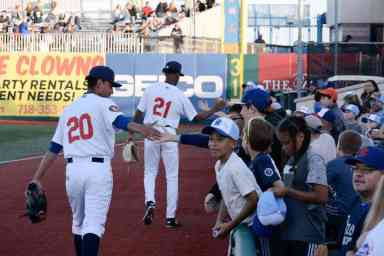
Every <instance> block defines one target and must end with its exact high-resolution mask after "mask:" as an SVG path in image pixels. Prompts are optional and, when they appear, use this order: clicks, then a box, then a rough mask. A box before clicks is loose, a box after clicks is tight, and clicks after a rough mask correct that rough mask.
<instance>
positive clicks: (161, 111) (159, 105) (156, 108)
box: [153, 97, 172, 118]
mask: <svg viewBox="0 0 384 256" xmlns="http://www.w3.org/2000/svg"><path fill="white" fill-rule="evenodd" d="M171 104H172V101H167V102H166V101H165V100H164V99H163V98H161V97H157V98H155V105H153V115H155V116H160V117H163V118H167V116H168V112H169V108H170V107H171Z"/></svg>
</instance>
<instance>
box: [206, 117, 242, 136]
mask: <svg viewBox="0 0 384 256" xmlns="http://www.w3.org/2000/svg"><path fill="white" fill-rule="evenodd" d="M212 132H217V133H218V134H220V135H221V136H224V137H228V138H231V139H234V140H236V141H237V140H238V139H239V138H240V130H239V127H238V126H237V124H236V123H235V122H234V121H233V120H232V119H230V118H228V117H219V118H217V119H215V120H214V121H213V122H212V123H211V125H210V126H206V127H204V129H203V130H202V133H204V134H211V133H212Z"/></svg>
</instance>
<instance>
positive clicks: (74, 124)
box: [67, 113, 93, 143]
mask: <svg viewBox="0 0 384 256" xmlns="http://www.w3.org/2000/svg"><path fill="white" fill-rule="evenodd" d="M67 126H68V127H69V130H68V140H69V143H72V142H75V141H77V140H80V139H81V140H88V139H90V138H92V137H93V126H92V119H91V116H90V115H89V114H88V113H85V114H82V115H81V116H80V118H77V117H76V116H73V117H70V118H69V119H68V121H67ZM77 131H79V132H77Z"/></svg>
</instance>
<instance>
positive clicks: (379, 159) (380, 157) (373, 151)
mask: <svg viewBox="0 0 384 256" xmlns="http://www.w3.org/2000/svg"><path fill="white" fill-rule="evenodd" d="M345 163H346V164H349V165H356V164H358V163H360V164H364V165H366V166H368V167H371V168H374V169H375V170H381V171H384V150H382V149H381V148H379V147H365V148H361V149H360V150H359V152H358V153H357V155H356V156H355V157H352V158H348V159H346V160H345Z"/></svg>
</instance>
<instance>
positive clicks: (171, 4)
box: [167, 0, 177, 14]
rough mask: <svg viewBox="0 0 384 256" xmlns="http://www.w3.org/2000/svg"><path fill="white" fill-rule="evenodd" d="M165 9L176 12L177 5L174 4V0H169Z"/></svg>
mask: <svg viewBox="0 0 384 256" xmlns="http://www.w3.org/2000/svg"><path fill="white" fill-rule="evenodd" d="M167 11H169V12H171V13H172V14H176V13H177V5H176V1H175V0H172V1H171V3H170V4H169V6H168V9H167Z"/></svg>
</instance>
